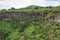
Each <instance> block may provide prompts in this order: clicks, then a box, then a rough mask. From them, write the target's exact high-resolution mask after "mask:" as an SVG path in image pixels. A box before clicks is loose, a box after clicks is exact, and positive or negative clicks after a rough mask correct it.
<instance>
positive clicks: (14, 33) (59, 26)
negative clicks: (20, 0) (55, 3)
mask: <svg viewBox="0 0 60 40" xmlns="http://www.w3.org/2000/svg"><path fill="white" fill-rule="evenodd" d="M3 13H4V15H3ZM5 13H7V15H8V14H9V13H11V14H15V13H17V14H18V15H19V14H20V16H21V15H22V14H23V15H22V16H21V17H20V16H19V17H20V18H18V19H17V18H15V17H16V15H15V17H14V15H12V18H11V19H9V20H2V19H5V15H6V14H5ZM59 13H60V7H51V6H50V7H39V6H35V5H31V6H29V7H26V8H21V9H15V8H13V7H12V8H11V9H9V10H6V9H4V10H0V14H1V15H3V17H2V16H1V15H0V16H1V17H2V19H1V17H0V40H60V23H59V22H55V21H49V19H50V18H52V19H53V20H54V17H55V16H54V15H55V14H56V15H58V14H59ZM18 15H17V16H18ZM24 15H25V16H24ZM6 18H7V17H6ZM50 20H51V19H50Z"/></svg>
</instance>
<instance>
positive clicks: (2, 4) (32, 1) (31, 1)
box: [0, 0, 60, 9]
mask: <svg viewBox="0 0 60 40" xmlns="http://www.w3.org/2000/svg"><path fill="white" fill-rule="evenodd" d="M29 5H39V6H58V5H60V1H59V0H55V1H54V0H53V1H52V0H0V9H4V8H6V9H8V8H11V7H15V8H21V7H26V6H29Z"/></svg>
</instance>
